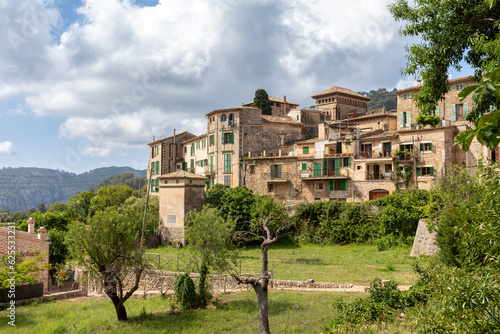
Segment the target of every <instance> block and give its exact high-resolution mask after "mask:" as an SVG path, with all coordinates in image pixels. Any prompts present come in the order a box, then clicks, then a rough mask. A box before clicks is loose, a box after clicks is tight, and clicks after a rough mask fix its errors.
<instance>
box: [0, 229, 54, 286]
mask: <svg viewBox="0 0 500 334" xmlns="http://www.w3.org/2000/svg"><path fill="white" fill-rule="evenodd" d="M12 227H14V225H12ZM9 241H10V243H9ZM9 247H14V248H9ZM49 247H50V240H48V239H46V240H40V239H38V236H37V235H36V234H34V233H28V232H23V231H16V230H14V229H10V228H3V227H0V256H3V255H6V254H8V252H9V251H15V252H16V253H19V255H20V256H21V258H22V259H25V258H27V257H33V256H36V255H37V254H40V253H45V255H43V260H44V262H45V263H49ZM36 278H37V279H38V280H39V281H40V282H41V283H43V293H47V292H48V291H49V290H50V287H51V285H50V275H49V271H48V270H47V269H46V270H43V271H42V272H41V273H40V274H38V275H37V276H36Z"/></svg>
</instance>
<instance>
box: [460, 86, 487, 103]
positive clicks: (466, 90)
mask: <svg viewBox="0 0 500 334" xmlns="http://www.w3.org/2000/svg"><path fill="white" fill-rule="evenodd" d="M480 88H482V86H481V85H474V86H468V87H465V88H464V89H462V90H461V91H460V93H458V98H459V99H460V101H462V100H463V99H465V98H466V97H467V96H469V94H470V93H472V92H473V91H475V90H476V89H477V90H479V89H480Z"/></svg>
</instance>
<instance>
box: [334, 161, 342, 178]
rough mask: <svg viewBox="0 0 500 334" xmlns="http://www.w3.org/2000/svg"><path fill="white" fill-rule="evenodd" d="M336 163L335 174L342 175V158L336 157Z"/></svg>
mask: <svg viewBox="0 0 500 334" xmlns="http://www.w3.org/2000/svg"><path fill="white" fill-rule="evenodd" d="M334 164H335V175H336V176H339V175H340V167H341V166H342V158H336V159H334Z"/></svg>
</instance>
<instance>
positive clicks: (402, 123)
mask: <svg viewBox="0 0 500 334" xmlns="http://www.w3.org/2000/svg"><path fill="white" fill-rule="evenodd" d="M401 96H403V95H401ZM404 115H405V113H404V112H400V113H399V127H400V128H402V127H403V126H405V123H404V121H405V116H404Z"/></svg>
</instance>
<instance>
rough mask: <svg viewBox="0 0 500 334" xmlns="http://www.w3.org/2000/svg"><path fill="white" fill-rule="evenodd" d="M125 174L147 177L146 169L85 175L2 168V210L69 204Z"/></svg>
mask: <svg viewBox="0 0 500 334" xmlns="http://www.w3.org/2000/svg"><path fill="white" fill-rule="evenodd" d="M121 173H132V174H134V176H136V177H138V176H146V170H137V169H134V168H131V167H103V168H97V169H94V170H91V171H89V172H85V173H82V174H75V173H69V172H65V171H60V170H55V169H46V168H35V167H17V168H10V167H7V168H2V169H0V211H1V210H5V209H7V210H9V211H11V212H14V211H24V210H26V209H29V208H36V207H37V206H38V205H39V204H40V203H44V204H45V205H50V204H52V203H55V202H58V201H60V202H67V201H68V199H69V198H70V197H71V196H73V195H75V194H77V193H79V192H81V191H84V190H88V189H90V188H92V187H95V186H96V185H98V184H100V183H101V181H103V180H104V179H106V178H109V177H110V176H113V175H116V174H121Z"/></svg>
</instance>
